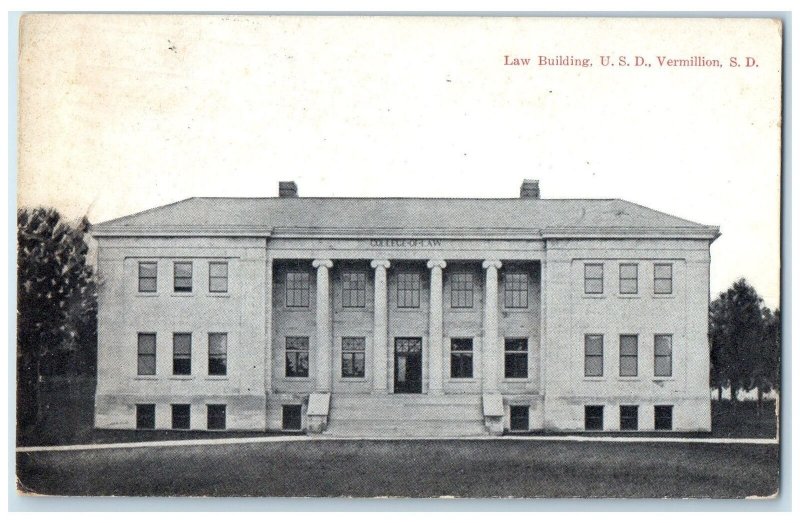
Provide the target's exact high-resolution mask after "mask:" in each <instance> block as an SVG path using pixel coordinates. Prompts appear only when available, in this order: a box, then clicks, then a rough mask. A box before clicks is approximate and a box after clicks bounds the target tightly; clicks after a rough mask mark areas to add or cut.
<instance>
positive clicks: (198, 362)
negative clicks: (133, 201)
mask: <svg viewBox="0 0 800 523" xmlns="http://www.w3.org/2000/svg"><path fill="white" fill-rule="evenodd" d="M92 234H93V236H94V237H95V238H96V239H97V242H98V270H99V274H100V277H101V281H102V285H101V291H100V298H99V299H100V302H99V340H98V341H99V347H98V382H97V395H96V405H95V425H96V426H97V427H98V428H126V429H132V428H137V427H138V428H142V429H147V428H155V429H176V430H177V429H184V430H185V429H192V430H246V431H275V430H286V431H292V430H307V431H309V432H323V433H325V434H331V435H355V436H358V435H365V436H366V435H370V436H381V435H385V436H392V435H454V436H455V435H479V434H487V433H489V434H498V433H502V432H503V431H535V430H546V431H584V430H604V431H635V430H638V431H652V430H674V431H707V430H709V429H710V426H711V419H710V401H709V392H708V390H709V389H708V375H709V351H708V341H707V319H706V318H707V308H708V302H709V256H710V253H709V250H710V249H709V248H710V244H711V243H712V242H713V241H714V240H715V239H716V238H717V237H718V236H719V229H718V228H717V227H711V226H706V225H700V224H697V223H693V222H690V221H687V220H683V219H680V218H676V217H674V216H671V215H668V214H664V213H661V212H657V211H654V210H652V209H649V208H646V207H642V206H640V205H636V204H634V203H631V202H627V201H623V200H616V199H612V200H589V199H575V200H557V199H543V198H540V194H539V184H538V182H537V181H532V180H526V181H525V182H524V183H523V184H522V187H521V191H520V197H519V198H508V199H480V198H474V199H455V198H454V199H444V198H305V197H298V194H297V186H296V185H295V184H294V183H293V182H281V184H280V188H279V197H277V198H190V199H188V200H183V201H180V202H176V203H173V204H171V205H166V206H164V207H159V208H155V209H151V210H147V211H144V212H141V213H138V214H134V215H131V216H126V217H123V218H119V219H115V220H111V221H108V222H105V223H101V224H99V225H96V226H95V227H94V228H93V231H92Z"/></svg>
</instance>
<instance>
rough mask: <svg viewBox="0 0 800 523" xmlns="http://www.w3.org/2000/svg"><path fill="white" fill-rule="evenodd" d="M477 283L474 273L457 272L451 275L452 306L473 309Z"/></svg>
mask: <svg viewBox="0 0 800 523" xmlns="http://www.w3.org/2000/svg"><path fill="white" fill-rule="evenodd" d="M474 291H475V285H474V282H473V281H472V274H470V273H468V272H457V273H455V274H453V275H452V276H451V277H450V306H451V307H452V308H454V309H471V308H472V307H473V306H474V304H475V301H474V300H475V296H474V294H475V292H474Z"/></svg>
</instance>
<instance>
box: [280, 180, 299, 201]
mask: <svg viewBox="0 0 800 523" xmlns="http://www.w3.org/2000/svg"><path fill="white" fill-rule="evenodd" d="M278 196H279V197H281V198H297V184H296V183H294V182H278Z"/></svg>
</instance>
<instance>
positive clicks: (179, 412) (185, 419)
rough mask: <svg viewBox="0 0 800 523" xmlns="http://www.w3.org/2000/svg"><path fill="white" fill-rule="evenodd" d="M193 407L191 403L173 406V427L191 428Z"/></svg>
mask: <svg viewBox="0 0 800 523" xmlns="http://www.w3.org/2000/svg"><path fill="white" fill-rule="evenodd" d="M190 412H191V409H190V406H189V405H186V404H183V405H173V406H172V428H173V429H176V430H189V427H190V422H189V419H190V415H191V413H190Z"/></svg>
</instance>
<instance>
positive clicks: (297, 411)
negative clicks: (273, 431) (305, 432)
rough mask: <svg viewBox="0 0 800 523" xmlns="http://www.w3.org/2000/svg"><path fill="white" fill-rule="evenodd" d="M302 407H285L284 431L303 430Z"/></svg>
mask: <svg viewBox="0 0 800 523" xmlns="http://www.w3.org/2000/svg"><path fill="white" fill-rule="evenodd" d="M302 411H303V407H302V405H284V406H283V430H301V429H302V428H303V424H302Z"/></svg>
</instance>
